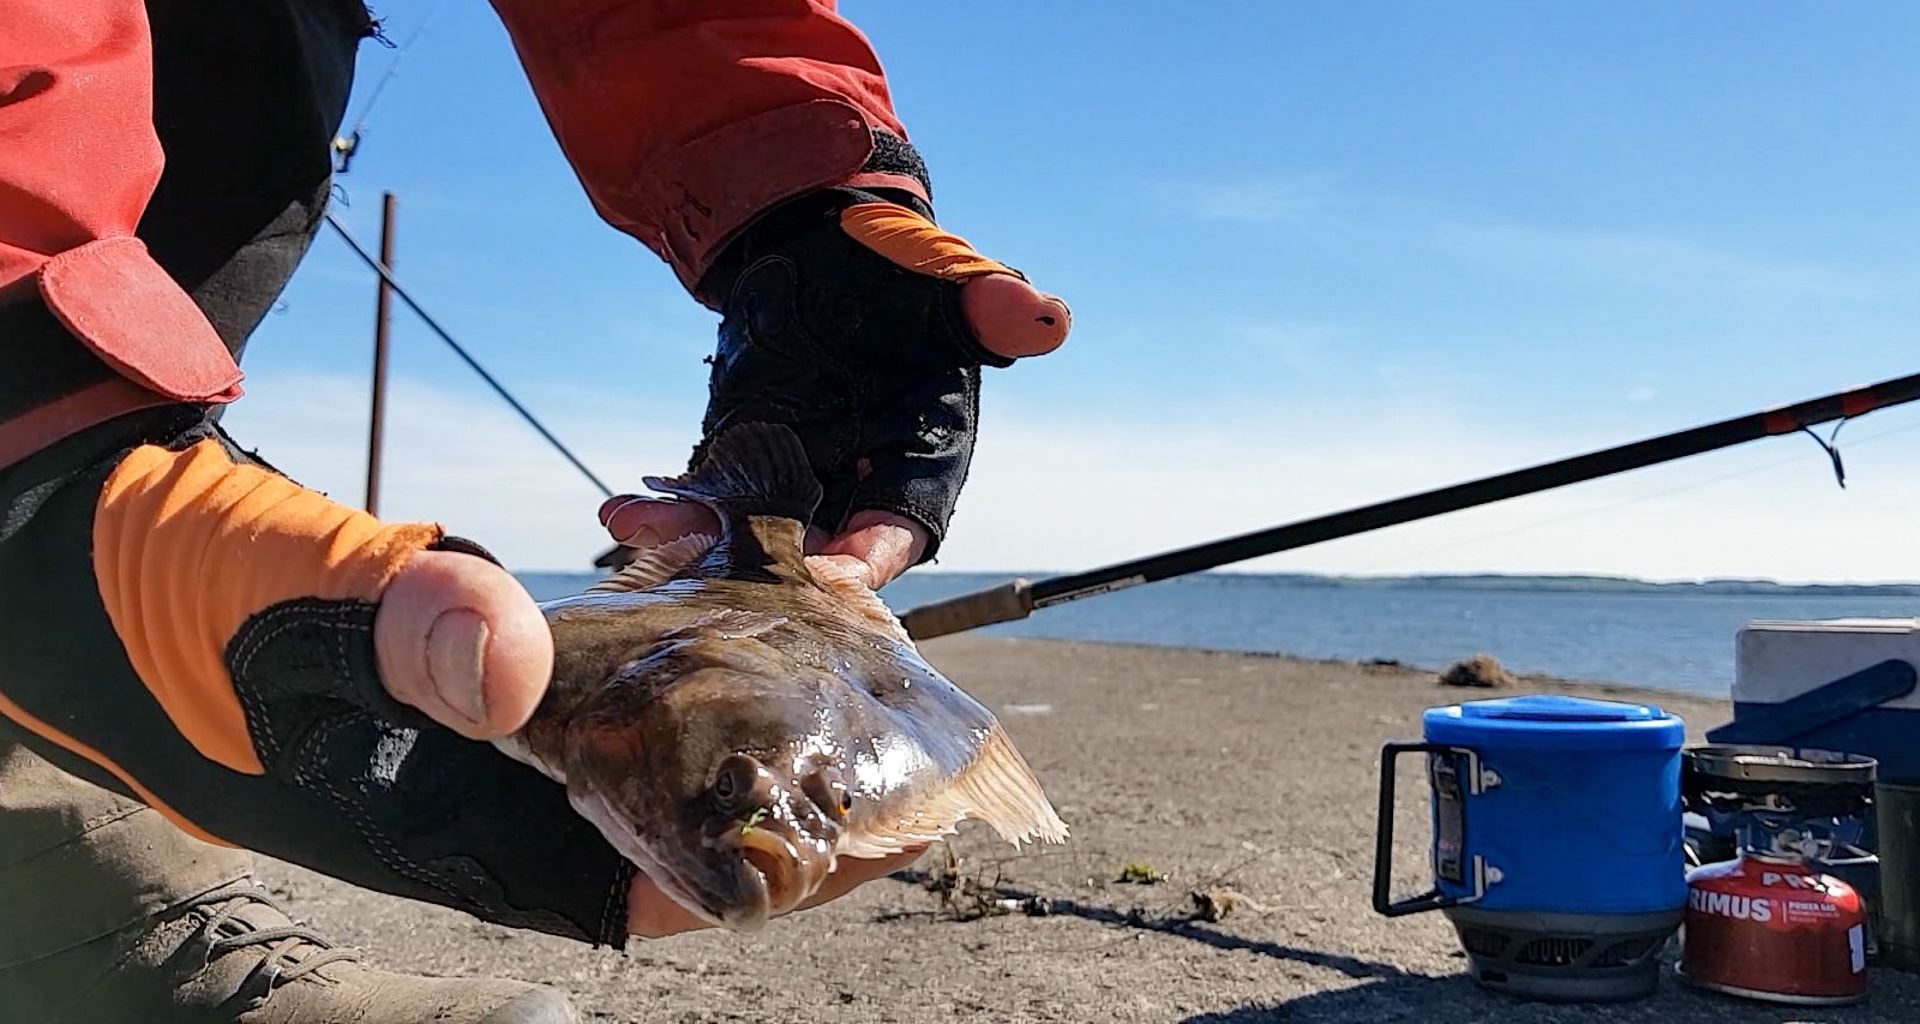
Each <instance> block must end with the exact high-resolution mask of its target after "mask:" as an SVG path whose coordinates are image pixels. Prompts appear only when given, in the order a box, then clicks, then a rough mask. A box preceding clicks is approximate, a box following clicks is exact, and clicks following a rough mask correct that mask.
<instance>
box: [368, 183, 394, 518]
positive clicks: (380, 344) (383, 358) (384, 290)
mask: <svg viewBox="0 0 1920 1024" xmlns="http://www.w3.org/2000/svg"><path fill="white" fill-rule="evenodd" d="M380 262H381V264H382V265H384V266H385V267H386V268H387V269H388V270H392V269H393V193H391V192H387V193H385V194H384V195H383V196H382V197H381V201H380ZM374 277H375V281H376V283H377V285H378V287H379V291H378V292H377V293H376V298H375V299H374V307H373V309H374V312H373V415H372V416H371V420H372V422H371V425H370V426H369V428H368V432H367V513H368V514H369V515H379V514H380V508H379V506H380V448H381V444H382V439H381V428H382V427H383V426H384V425H385V422H386V414H387V320H388V314H389V312H390V309H389V307H390V304H391V296H392V294H393V289H392V288H390V287H388V285H387V279H386V278H385V277H381V276H380V275H378V274H376V275H374Z"/></svg>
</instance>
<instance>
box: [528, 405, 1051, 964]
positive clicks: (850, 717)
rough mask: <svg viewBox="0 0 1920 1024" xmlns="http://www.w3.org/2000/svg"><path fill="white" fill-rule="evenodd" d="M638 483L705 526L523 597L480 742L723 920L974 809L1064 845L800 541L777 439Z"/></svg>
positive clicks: (799, 483)
mask: <svg viewBox="0 0 1920 1024" xmlns="http://www.w3.org/2000/svg"><path fill="white" fill-rule="evenodd" d="M646 483H647V486H649V487H651V488H653V489H654V490H656V491H661V492H663V493H666V494H670V495H674V496H677V497H680V498H683V499H687V500H692V501H697V502H701V503H703V504H705V505H706V506H707V507H709V508H711V509H712V510H713V511H714V513H715V514H716V515H717V517H718V518H719V521H720V524H721V525H720V531H719V536H717V537H710V536H704V535H702V536H692V537H686V538H682V539H680V540H677V541H674V542H672V543H669V544H666V545H663V546H661V547H658V548H654V549H652V550H650V551H647V552H644V553H643V554H642V555H641V556H640V557H639V558H638V559H637V560H636V561H634V562H633V563H632V564H631V565H629V566H628V567H627V568H626V569H624V570H622V571H620V572H618V573H616V574H614V575H613V576H611V577H609V578H608V579H606V580H604V581H602V582H600V583H598V584H596V585H595V586H594V587H592V588H591V589H589V590H588V591H587V592H585V593H582V594H579V595H576V596H573V597H567V598H562V599H560V600H556V601H551V602H548V603H546V604H544V605H542V609H543V611H544V613H545V615H546V618H547V622H548V625H549V626H550V628H551V629H552V631H553V638H554V669H553V679H552V683H551V685H550V687H549V689H548V692H547V695H546V697H545V698H544V699H543V701H542V702H541V704H540V706H539V708H538V709H537V710H536V711H535V712H534V714H533V716H532V718H531V719H530V720H529V721H528V722H527V724H526V725H525V726H524V727H523V728H522V729H520V730H519V731H518V732H517V733H515V734H514V735H513V736H511V737H508V738H507V739H504V740H500V741H496V742H497V744H498V745H499V746H500V748H501V749H502V750H504V751H506V752H507V753H509V754H511V755H512V756H514V757H516V758H519V759H520V760H522V761H525V762H526V763H528V764H530V765H532V766H533V767H535V768H537V769H538V770H540V771H542V772H544V773H546V774H547V775H548V776H550V777H551V778H553V779H554V780H556V781H558V782H560V783H562V784H563V785H565V786H566V788H567V795H568V798H569V800H570V801H571V802H572V804H573V806H574V807H575V808H576V809H577V810H578V811H579V812H580V813H581V814H582V815H584V816H585V817H586V818H587V819H588V820H590V821H592V822H593V823H594V824H595V825H596V826H597V827H598V828H599V830H600V832H601V834H602V835H604V836H605V837H606V838H607V840H608V841H609V842H611V843H612V844H613V845H614V846H615V847H616V848H617V849H619V850H620V851H621V853H622V854H624V855H625V856H626V857H627V858H629V859H630V860H632V861H633V862H634V863H635V864H636V865H638V867H639V868H640V870H642V871H644V872H645V873H646V874H647V875H648V877H649V878H651V879H652V880H653V882H654V883H655V884H656V885H658V886H659V887H660V889H661V890H662V891H663V892H665V893H666V894H667V895H668V896H670V897H671V898H673V899H674V900H675V901H676V902H678V903H679V904H680V905H681V906H683V907H685V908H686V909H687V910H689V911H690V912H692V913H694V914H695V915H697V916H699V917H700V918H702V919H704V920H706V921H708V922H710V923H713V924H716V925H719V926H722V927H725V928H730V929H734V930H736V931H751V930H754V929H757V928H759V927H761V926H763V925H764V924H765V923H766V921H767V920H768V919H769V918H770V917H773V916H777V915H780V914H783V913H786V912H788V911H790V910H792V909H793V908H794V907H796V906H797V905H799V904H800V903H801V902H803V901H804V900H806V899H807V898H808V897H809V896H811V895H813V893H814V892H815V891H816V890H817V889H818V888H819V886H820V884H821V882H822V881H824V880H825V879H826V877H827V875H828V874H829V873H830V872H831V871H832V870H833V865H834V861H835V858H837V857H842V856H849V857H868V858H872V857H882V856H886V855H889V854H892V853H896V852H899V851H901V850H903V849H906V848H910V847H913V846H918V845H923V844H925V843H927V842H930V841H932V840H934V839H938V838H940V837H941V836H944V835H947V834H950V833H953V832H955V831H956V830H957V828H958V826H959V825H960V824H961V822H963V821H966V820H968V819H977V820H980V821H983V822H985V823H986V824H987V825H988V826H990V827H991V828H992V829H993V830H994V831H995V832H997V833H998V834H999V835H1000V836H1001V837H1002V838H1004V839H1006V840H1007V841H1008V842H1011V843H1013V844H1015V845H1016V846H1018V845H1020V844H1022V843H1025V842H1028V841H1036V840H1046V841H1048V842H1055V843H1058V842H1064V841H1065V840H1066V837H1067V826H1066V824H1065V823H1064V822H1062V821H1061V820H1060V818H1059V816H1058V815H1057V814H1056V813H1055V812H1054V808H1053V806H1052V804H1051V803H1049V801H1048V799H1047V796H1046V794H1045V793H1044V792H1043V791H1042V789H1041V786H1040V783H1039V781H1038V780H1037V779H1036V778H1035V776H1034V773H1033V771H1032V769H1031V768H1030V767H1029V766H1028V764H1027V762H1026V760H1025V759H1024V758H1022V757H1021V755H1020V753H1019V752H1018V751H1017V750H1015V749H1014V746H1013V743H1012V741H1011V740H1010V739H1009V738H1008V736H1007V734H1006V732H1005V731H1004V730H1003V729H1002V727H1001V725H1000V723H999V722H998V721H997V720H996V719H995V717H994V715H993V713H992V712H990V711H988V710H987V709H986V708H985V707H983V706H982V705H981V704H980V703H979V702H978V701H976V700H974V699H973V698H972V697H970V696H968V695H967V693H966V692H965V691H963V690H962V689H961V688H960V687H959V686H957V685H955V684H954V683H953V682H952V681H951V680H949V679H947V678H946V677H945V676H944V675H942V674H941V673H940V672H939V671H938V670H937V669H935V668H934V667H933V666H932V665H930V664H928V663H927V661H926V660H925V659H924V658H922V657H921V656H920V654H919V652H918V651H917V650H916V649H915V647H914V644H913V641H912V640H911V639H910V638H909V637H908V636H907V633H906V630H905V629H903V628H902V627H901V625H900V623H899V621H898V620H897V619H895V618H894V616H893V615H892V613H891V612H889V611H888V610H887V607H886V605H885V604H884V603H882V602H881V600H880V599H879V597H877V596H876V595H875V594H874V593H873V591H871V590H870V589H868V588H867V587H866V586H865V585H864V584H863V583H862V582H861V581H860V580H859V579H858V578H857V577H855V576H853V575H851V574H850V573H848V572H847V571H846V570H845V569H842V568H840V567H839V566H837V565H836V564H835V563H833V562H832V561H831V560H826V559H820V558H808V557H806V556H805V555H804V554H803V551H802V541H803V539H804V536H805V529H806V527H805V524H806V523H807V522H808V521H809V520H810V519H811V517H812V514H813V511H814V508H815V506H816V505H817V504H818V503H819V502H820V500H821V488H820V484H819V482H818V481H817V480H816V479H815V478H814V476H813V474H812V472H811V471H810V469H809V467H808V464H807V459H806V453H805V450H804V449H803V448H802V446H801V443H800V440H799V438H798V437H797V436H795V435H794V433H793V432H792V431H791V430H789V429H787V428H785V427H782V426H777V425H773V424H765V423H754V424H746V425H743V426H737V427H733V428H730V429H729V430H727V431H726V432H724V433H722V434H721V435H720V436H719V437H717V438H716V439H715V440H714V442H713V443H712V444H711V445H710V446H709V447H708V452H707V454H706V456H705V458H704V460H703V461H702V462H701V464H700V465H699V466H698V467H697V468H695V469H694V470H693V471H691V472H689V473H688V474H686V475H684V476H681V477H676V478H673V479H666V480H662V479H658V478H652V477H649V478H647V480H646Z"/></svg>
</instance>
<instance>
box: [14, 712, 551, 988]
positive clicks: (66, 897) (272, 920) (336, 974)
mask: <svg viewBox="0 0 1920 1024" xmlns="http://www.w3.org/2000/svg"><path fill="white" fill-rule="evenodd" d="M251 868H252V864H251V858H250V857H248V855H246V854H245V853H242V852H240V851H237V850H230V849H225V848H222V847H216V846H211V845H208V844H205V843H201V842H200V841H198V840H196V839H193V838H192V837H190V836H187V835H186V834H184V833H182V832H180V831H179V830H178V829H176V828H174V827H173V826H172V825H171V824H169V823H168V822H167V821H166V820H165V819H163V818H162V817H161V816H160V815H159V814H158V813H156V812H154V811H152V810H150V809H148V808H146V807H145V806H143V805H140V804H138V803H135V802H133V801H130V800H126V799H124V798H122V797H119V796H117V795H115V794H112V793H109V792H107V791H105V790H102V789H99V788H98V787H95V786H93V785H91V784H89V783H87V782H84V781H82V780H80V779H77V778H74V777H73V776H71V775H68V774H66V773H65V772H62V771H60V770H59V769H58V768H56V767H54V766H53V765H51V764H49V763H48V762H46V761H45V760H44V759H42V758H40V757H38V756H37V755H35V754H33V753H31V752H30V751H28V750H26V749H25V748H24V747H21V746H18V745H17V744H14V743H12V742H10V741H5V740H0V922H5V926H4V927H0V1020H4V1021H9V1022H11V1021H16V1020H17V1021H22V1022H25V1021H33V1022H35V1024H121V1022H127V1024H214V1022H220V1024H416V1022H417V1024H426V1022H433V1024H574V1022H575V1021H576V1020H577V1018H576V1017H575V1015H574V1011H573V1008H572V1006H571V1005H570V1004H569V1003H568V1001H567V999H566V997H565V996H563V995H561V994H560V993H559V992H557V991H555V990H553V989H550V988H546V987H543V986H536V985H530V984H527V983H524V982H512V981H494V980H469V979H453V978H428V977H416V976H410V975H401V974H391V973H387V972H384V971H379V970H375V969H373V968H371V967H368V966H367V965H365V964H364V963H362V962H361V960H360V954H359V953H358V952H356V951H354V950H350V949H345V948H340V947H336V946H333V945H332V944H330V943H328V942H327V941H326V940H325V939H323V938H322V937H320V936H319V935H317V934H315V933H314V932H313V931H311V930H310V929H307V928H305V927H302V926H300V925H297V924H295V923H294V922H293V921H292V920H291V919H290V918H289V917H288V916H287V914H286V913H285V912H284V911H283V910H282V909H281V908H280V907H279V905H277V904H276V903H275V902H274V901H273V900H272V898H271V897H269V896H268V895H267V893H266V891H265V890H264V889H262V888H261V887H260V886H259V885H258V884H256V883H255V882H254V881H253V878H252V874H251Z"/></svg>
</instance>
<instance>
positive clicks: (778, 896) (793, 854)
mask: <svg viewBox="0 0 1920 1024" xmlns="http://www.w3.org/2000/svg"><path fill="white" fill-rule="evenodd" d="M714 845H715V847H716V848H717V849H719V850H722V851H724V852H726V853H728V854H732V855H734V856H736V857H738V858H739V859H738V860H737V861H736V862H735V863H736V864H737V865H738V866H739V867H738V870H740V871H741V872H746V873H751V874H752V875H753V876H754V877H755V879H756V880H757V881H758V883H759V884H758V885H757V886H756V887H755V888H756V889H757V890H758V892H759V893H760V894H761V897H762V902H763V904H764V907H765V912H766V913H767V914H769V915H778V914H784V913H786V912H788V911H790V910H793V909H794V908H795V907H797V906H799V905H800V904H801V903H802V902H804V901H805V900H806V899H807V898H808V897H810V896H812V895H813V894H814V893H815V892H818V891H819V889H820V884H821V883H822V882H824V881H826V878H827V875H828V874H830V873H831V872H832V871H833V853H832V849H831V848H830V847H829V846H828V844H825V843H822V842H818V841H815V840H813V839H811V838H809V837H806V836H802V835H800V834H799V833H798V831H797V830H795V829H793V828H792V827H790V826H787V825H784V824H783V823H773V822H760V823H754V822H741V821H736V822H732V823H730V825H729V827H728V828H727V829H726V831H724V832H722V833H721V834H720V835H719V836H718V837H717V838H716V839H715V842H714Z"/></svg>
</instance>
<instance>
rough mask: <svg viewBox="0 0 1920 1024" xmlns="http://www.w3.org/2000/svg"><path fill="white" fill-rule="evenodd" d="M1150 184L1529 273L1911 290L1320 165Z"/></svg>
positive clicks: (1228, 217)
mask: <svg viewBox="0 0 1920 1024" xmlns="http://www.w3.org/2000/svg"><path fill="white" fill-rule="evenodd" d="M1151 191H1152V193H1153V194H1154V195H1155V196H1157V197H1158V198H1159V200H1160V201H1161V203H1162V204H1163V205H1164V206H1166V207H1167V208H1170V209H1173V210H1176V211H1180V212H1182V213H1184V214H1185V215H1187V216H1189V217H1191V218H1193V219H1195V220H1199V221H1203V222H1226V223H1236V224H1242V225H1250V226H1258V225H1285V226H1286V227H1288V228H1289V229H1296V230H1297V229H1304V228H1311V229H1313V230H1316V231H1322V232H1326V233H1328V234H1329V237H1339V238H1343V239H1354V238H1357V239H1363V240H1368V241H1370V242H1372V243H1374V244H1389V245H1393V246H1396V247H1402V248H1409V249H1411V248H1420V249H1427V250H1430V251H1432V252H1434V253H1435V254H1436V255H1438V256H1442V257H1445V258H1448V259H1450V260H1453V261H1456V262H1460V261H1467V262H1479V263H1489V264H1494V265H1497V266H1498V267H1500V268H1502V270H1503V272H1516V273H1518V274H1520V275H1522V276H1526V277H1540V276H1546V277H1551V278H1558V279H1567V278H1584V279H1588V280H1599V281H1604V282H1610V283H1626V284H1630V285H1635V286H1655V287H1660V288H1680V289H1691V290H1715V291H1726V292H1736V293H1740V294H1746V295H1756V296H1769V297H1779V296H1791V297H1796V298H1808V297H1820V298H1826V299H1869V298H1877V297H1884V296H1887V295H1890V294H1892V293H1893V292H1894V290H1895V286H1896V285H1898V286H1899V287H1901V288H1905V287H1907V286H1908V285H1907V283H1906V279H1907V278H1910V277H1911V276H1912V275H1911V274H1910V273H1902V274H1900V275H1899V277H1900V278H1901V280H1900V281H1894V280H1892V279H1890V278H1889V277H1887V276H1886V274H1885V272H1884V271H1880V270H1868V269H1865V268H1858V267H1842V266H1836V265H1829V264H1824V263H1817V262H1813V261H1808V260H1798V259H1791V258H1785V257H1780V256H1776V255H1772V254H1767V253H1758V252H1752V251H1744V250H1739V249H1734V248H1730V247H1726V246H1721V245H1716V244H1713V243H1711V242H1706V241H1702V240H1699V239H1694V238H1688V237H1684V236H1679V235H1674V234H1669V233H1662V232H1659V231H1640V230H1628V229H1612V228H1607V229H1601V228H1587V227H1575V226H1569V225H1555V224H1540V223H1530V222H1523V221H1518V220H1514V219H1512V218H1509V217H1506V216H1504V215H1502V214H1500V213H1499V212H1498V211H1494V210H1486V209H1476V208H1472V207H1467V206H1462V205H1459V204H1454V203H1446V202H1439V201H1435V200H1430V199H1426V198H1422V197H1416V196H1408V195H1396V194H1392V193H1388V192H1380V191H1374V190H1369V189H1364V188H1358V187H1352V186H1348V185H1346V184H1344V183H1342V182H1341V180H1340V179H1339V177H1338V176H1337V175H1334V174H1332V173H1330V172H1324V171H1316V172H1303V173H1298V174H1278V175H1270V176H1259V177H1243V178H1233V179H1223V180H1198V181H1190V182H1185V183H1169V182H1162V183H1159V184H1157V185H1155V186H1153V187H1152V189H1151Z"/></svg>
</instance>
